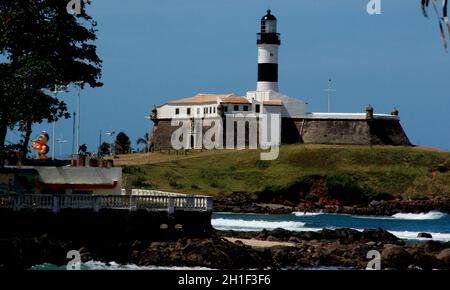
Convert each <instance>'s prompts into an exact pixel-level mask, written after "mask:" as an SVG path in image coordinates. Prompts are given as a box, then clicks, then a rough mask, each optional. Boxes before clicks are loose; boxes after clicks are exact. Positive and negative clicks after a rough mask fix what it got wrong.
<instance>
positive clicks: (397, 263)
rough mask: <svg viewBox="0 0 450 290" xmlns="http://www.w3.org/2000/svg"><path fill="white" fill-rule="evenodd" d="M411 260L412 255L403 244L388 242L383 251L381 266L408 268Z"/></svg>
mask: <svg viewBox="0 0 450 290" xmlns="http://www.w3.org/2000/svg"><path fill="white" fill-rule="evenodd" d="M411 262H412V257H411V255H410V254H409V253H408V252H407V251H406V250H405V249H404V248H403V247H402V246H399V245H393V244H387V245H385V246H384V249H383V251H382V252H381V266H382V267H383V268H390V269H397V270H402V269H407V268H408V266H409V265H410V264H411Z"/></svg>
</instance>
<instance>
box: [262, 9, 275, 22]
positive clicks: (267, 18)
mask: <svg viewBox="0 0 450 290" xmlns="http://www.w3.org/2000/svg"><path fill="white" fill-rule="evenodd" d="M271 13H272V10H270V9H269V10H267V14H266V15H264V16H263V17H262V18H261V20H262V21H263V20H275V21H276V20H277V18H276V17H275V16H273V15H272V14H271Z"/></svg>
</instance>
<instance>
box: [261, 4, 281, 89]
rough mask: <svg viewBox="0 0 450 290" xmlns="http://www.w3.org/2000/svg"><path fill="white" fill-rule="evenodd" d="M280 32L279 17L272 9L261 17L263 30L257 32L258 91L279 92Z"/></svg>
mask: <svg viewBox="0 0 450 290" xmlns="http://www.w3.org/2000/svg"><path fill="white" fill-rule="evenodd" d="M280 43H281V41H280V34H279V33H277V18H276V17H275V16H274V15H272V14H271V11H270V9H269V10H267V14H266V15H264V16H263V17H262V18H261V32H260V33H258V34H257V45H258V84H257V86H256V90H257V91H269V90H272V91H275V92H278V47H279V46H280Z"/></svg>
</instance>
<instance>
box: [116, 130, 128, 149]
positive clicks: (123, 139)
mask: <svg viewBox="0 0 450 290" xmlns="http://www.w3.org/2000/svg"><path fill="white" fill-rule="evenodd" d="M114 149H115V153H116V154H128V153H130V152H131V141H130V137H128V135H127V134H125V133H124V132H120V133H119V134H117V136H116V142H115V148H114Z"/></svg>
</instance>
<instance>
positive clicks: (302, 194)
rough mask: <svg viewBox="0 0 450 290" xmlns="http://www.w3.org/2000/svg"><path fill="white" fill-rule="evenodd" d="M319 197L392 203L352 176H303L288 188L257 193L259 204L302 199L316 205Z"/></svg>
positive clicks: (348, 202)
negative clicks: (361, 184) (360, 183)
mask: <svg viewBox="0 0 450 290" xmlns="http://www.w3.org/2000/svg"><path fill="white" fill-rule="evenodd" d="M320 198H325V199H331V200H335V201H338V202H339V203H340V204H342V205H358V204H367V203H368V202H370V201H371V200H391V199H393V196H392V195H391V194H388V193H384V192H375V191H372V190H370V189H368V188H365V187H362V186H360V185H359V182H358V180H357V179H356V178H354V177H353V176H351V175H345V174H344V175H332V176H320V175H305V176H302V177H300V178H298V179H297V180H296V181H295V182H294V183H292V184H290V185H287V186H269V187H266V188H265V189H264V190H263V191H261V192H259V193H258V201H260V202H274V203H284V202H285V201H289V202H291V203H293V204H299V203H300V202H301V201H302V200H306V201H308V202H317V201H319V199H320Z"/></svg>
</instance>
